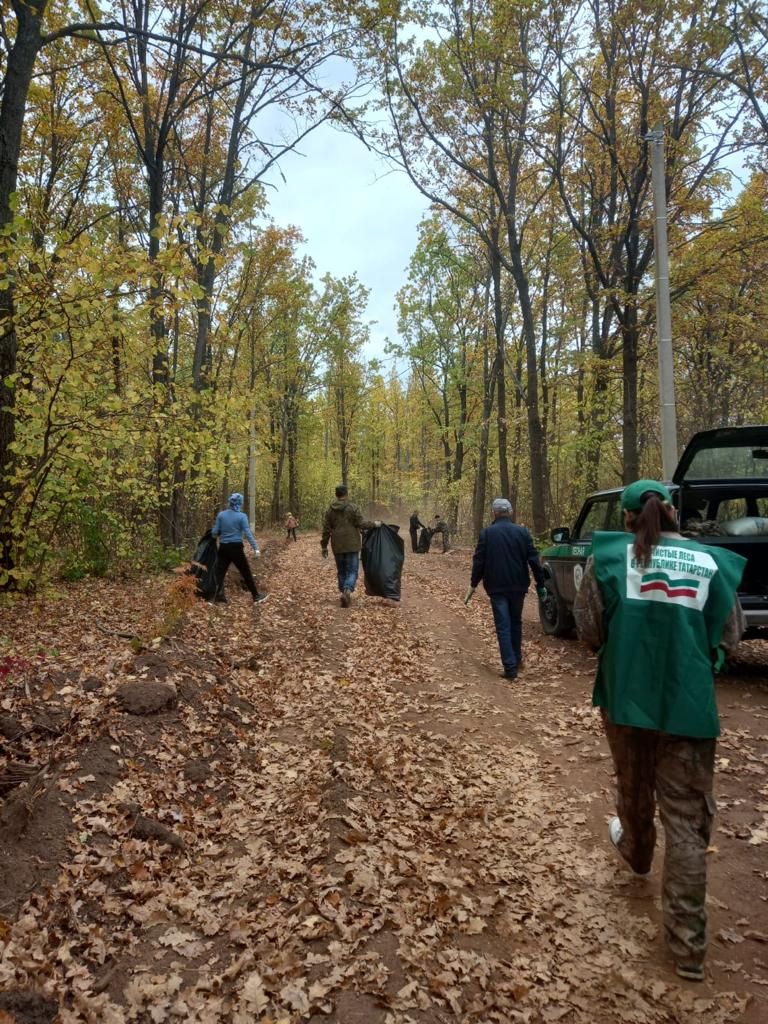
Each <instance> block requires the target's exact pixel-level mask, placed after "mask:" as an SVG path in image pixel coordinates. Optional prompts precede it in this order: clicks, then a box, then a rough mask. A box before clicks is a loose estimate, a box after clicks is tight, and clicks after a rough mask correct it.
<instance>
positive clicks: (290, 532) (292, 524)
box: [285, 512, 299, 540]
mask: <svg viewBox="0 0 768 1024" xmlns="http://www.w3.org/2000/svg"><path fill="white" fill-rule="evenodd" d="M298 525H299V520H298V519H297V518H296V516H295V515H294V514H293V512H289V513H288V517H287V518H286V520H285V539H286V540H290V539H291V537H293V539H294V540H298V538H297V537H296V527H297V526H298Z"/></svg>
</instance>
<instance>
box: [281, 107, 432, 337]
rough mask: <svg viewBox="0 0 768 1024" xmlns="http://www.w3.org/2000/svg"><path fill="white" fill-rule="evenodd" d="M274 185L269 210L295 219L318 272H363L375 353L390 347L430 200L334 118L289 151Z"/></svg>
mask: <svg viewBox="0 0 768 1024" xmlns="http://www.w3.org/2000/svg"><path fill="white" fill-rule="evenodd" d="M280 170H281V171H282V175H283V177H284V178H285V181H283V179H282V178H281V177H280V175H279V174H272V175H271V177H270V184H271V185H272V186H274V187H273V188H268V189H267V198H268V202H269V213H270V214H271V216H272V217H273V218H274V219H275V221H276V222H277V223H278V224H280V225H283V226H287V225H288V224H294V225H295V226H296V227H298V228H299V229H300V230H301V232H302V234H303V235H304V237H305V239H306V244H305V250H306V252H307V254H308V255H309V256H311V257H312V259H313V260H314V262H315V264H316V268H317V276H318V278H319V277H321V276H322V275H323V274H325V273H331V274H332V275H333V276H334V277H346V276H349V275H351V274H353V273H356V274H357V276H358V278H359V280H360V281H361V282H362V283H363V284H364V285H365V286H366V287H367V288H369V289H370V293H371V294H370V297H369V300H368V310H367V318H368V319H370V320H376V321H378V322H377V323H376V325H375V326H374V327H373V328H372V330H371V344H370V346H369V351H368V353H367V354H368V355H369V356H379V355H382V354H383V347H384V339H385V338H386V337H389V338H390V339H392V340H394V339H395V338H396V336H397V317H396V314H395V312H394V308H393V307H394V304H395V294H396V292H397V291H398V289H399V288H401V287H402V285H403V284H404V283H405V281H406V276H407V266H408V261H409V259H410V257H411V254H412V252H413V250H414V248H415V245H416V240H417V226H418V224H419V221H420V220H421V218H422V217H423V216H424V214H425V213H426V211H427V208H428V203H427V201H426V200H425V199H424V197H423V196H422V195H421V194H420V193H419V192H418V190H417V189H416V188H414V186H413V185H412V184H411V183H410V181H409V180H408V179H407V177H406V176H405V175H404V174H403V173H401V172H398V171H392V170H391V169H390V168H389V167H388V166H387V165H386V164H384V163H383V162H382V161H381V160H380V159H379V158H378V157H377V156H375V155H374V154H373V153H371V152H370V151H369V150H368V149H366V147H365V146H364V145H363V143H362V142H360V141H359V140H358V139H356V138H354V137H353V136H350V135H345V134H343V133H341V132H339V131H337V130H335V129H333V128H332V127H330V126H329V125H323V126H321V127H320V128H318V129H317V130H316V131H314V132H313V133H312V134H311V135H310V136H309V137H308V138H307V139H306V140H305V141H304V142H303V143H302V145H301V147H300V153H289V154H288V155H287V156H285V157H284V158H283V160H282V161H281V165H280Z"/></svg>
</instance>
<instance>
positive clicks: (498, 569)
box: [467, 498, 546, 679]
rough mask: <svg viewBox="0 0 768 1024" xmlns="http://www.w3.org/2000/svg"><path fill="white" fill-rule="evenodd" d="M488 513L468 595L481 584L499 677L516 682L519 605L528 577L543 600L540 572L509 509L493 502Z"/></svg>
mask: <svg viewBox="0 0 768 1024" xmlns="http://www.w3.org/2000/svg"><path fill="white" fill-rule="evenodd" d="M491 512H492V514H493V522H492V523H491V525H490V526H486V528H485V529H484V530H481V531H480V537H479V538H478V541H477V547H476V548H475V553H474V555H473V557H472V577H471V583H470V593H471V592H472V591H473V590H474V589H475V587H477V586H478V584H479V583H480V582H481V581H482V583H483V586H484V587H485V591H486V593H487V594H488V597H489V598H490V599H491V609H492V611H493V621H494V624H495V626H496V638H497V640H498V642H499V653H500V654H501V664H502V666H503V671H502V673H501V676H502V678H503V679H516V678H517V673H518V671H519V669H520V664H521V662H522V660H523V653H522V642H523V601H524V600H525V595H526V593H527V591H528V587H529V585H530V582H531V575H530V574H531V573H533V578H534V579H535V580H536V592H537V594H538V595H539V600H542V599H543V598H544V597H546V590H545V588H544V570H543V569H542V567H541V563H540V562H539V556H538V554H537V553H536V548H535V547H534V546H533V538H532V537H531V535H530V533H529V532H528V531H527V530H526V529H525V527H523V526H518V525H517V524H516V523H513V522H512V506H511V505H510V503H509V502H508V501H507V499H506V498H495V499H494V501H493V504H492V505H491ZM468 599H469V595H467V600H468Z"/></svg>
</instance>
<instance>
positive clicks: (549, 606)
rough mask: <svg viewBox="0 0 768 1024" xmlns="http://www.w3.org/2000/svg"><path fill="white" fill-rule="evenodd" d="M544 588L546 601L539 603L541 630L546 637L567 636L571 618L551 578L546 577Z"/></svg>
mask: <svg viewBox="0 0 768 1024" xmlns="http://www.w3.org/2000/svg"><path fill="white" fill-rule="evenodd" d="M544 586H545V587H546V588H547V599H546V601H539V619H540V620H541V628H542V629H543V630H544V632H545V633H546V634H547V636H567V635H568V634H569V633H570V632H571V630H572V629H573V626H574V622H573V616H572V615H571V613H570V611H569V610H568V607H567V606H566V605H565V604H564V602H563V600H562V598H561V597H560V595H559V594H558V592H557V586H556V584H555V581H554V580H553V579H552V577H551V576H549V577H547V579H546V581H545V583H544Z"/></svg>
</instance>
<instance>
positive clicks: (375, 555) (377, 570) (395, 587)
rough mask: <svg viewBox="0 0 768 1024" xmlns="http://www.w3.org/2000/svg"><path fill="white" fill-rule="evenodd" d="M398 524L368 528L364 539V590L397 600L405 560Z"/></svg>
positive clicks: (373, 595) (377, 595)
mask: <svg viewBox="0 0 768 1024" xmlns="http://www.w3.org/2000/svg"><path fill="white" fill-rule="evenodd" d="M398 530H399V527H398V526H389V525H387V523H384V524H382V525H381V526H377V527H375V528H374V529H373V530H368V532H367V533H366V535H365V537H364V538H363V572H364V574H365V579H364V582H365V592H366V594H368V595H369V597H388V598H389V599H390V600H391V601H399V600H400V576H401V574H402V571H403V562H404V561H405V545H404V544H403V538H402V537H400V536H399V535H398V532H397V531H398Z"/></svg>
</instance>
